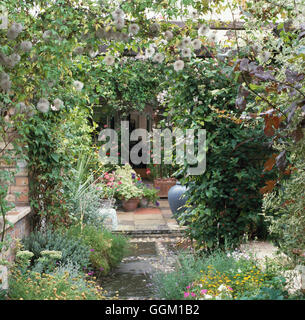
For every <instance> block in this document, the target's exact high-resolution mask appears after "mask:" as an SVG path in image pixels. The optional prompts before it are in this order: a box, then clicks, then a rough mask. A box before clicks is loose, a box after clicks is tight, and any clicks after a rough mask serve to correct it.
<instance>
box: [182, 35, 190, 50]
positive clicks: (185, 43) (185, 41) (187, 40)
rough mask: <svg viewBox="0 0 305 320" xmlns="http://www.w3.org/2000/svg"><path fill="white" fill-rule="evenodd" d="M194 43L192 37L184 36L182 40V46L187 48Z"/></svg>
mask: <svg viewBox="0 0 305 320" xmlns="http://www.w3.org/2000/svg"><path fill="white" fill-rule="evenodd" d="M191 44H192V40H191V38H190V37H184V38H183V39H182V40H181V46H182V48H185V47H188V46H190V45H191Z"/></svg>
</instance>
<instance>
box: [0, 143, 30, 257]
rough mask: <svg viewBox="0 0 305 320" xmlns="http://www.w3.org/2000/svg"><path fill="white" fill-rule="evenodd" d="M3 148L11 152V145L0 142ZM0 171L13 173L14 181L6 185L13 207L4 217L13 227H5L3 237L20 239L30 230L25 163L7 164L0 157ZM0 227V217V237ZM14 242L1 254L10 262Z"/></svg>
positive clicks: (0, 226) (0, 220)
mask: <svg viewBox="0 0 305 320" xmlns="http://www.w3.org/2000/svg"><path fill="white" fill-rule="evenodd" d="M3 146H5V150H13V146H12V145H8V146H6V145H5V144H4V143H3V142H2V143H1V142H0V150H1V148H3ZM0 156H1V155H0ZM0 170H4V171H10V172H14V179H13V181H12V182H11V183H10V184H9V185H8V194H7V197H6V199H7V200H8V201H9V202H12V203H13V204H14V205H15V207H14V208H13V209H12V210H11V211H10V212H8V213H7V215H6V218H7V220H8V221H9V222H10V223H11V224H13V226H12V227H10V226H9V225H6V230H5V235H6V236H7V235H10V236H11V237H12V238H13V239H14V240H16V239H21V238H23V237H25V236H27V235H28V234H29V233H30V230H31V229H30V228H31V226H30V212H31V209H30V207H29V179H28V171H27V168H26V163H24V162H23V161H18V160H16V161H15V163H7V162H5V161H3V157H2V161H1V157H0ZM0 183H1V182H0ZM2 183H3V182H2ZM4 183H6V182H4ZM2 227H3V221H2V217H0V235H1V232H2ZM14 242H15V241H13V244H12V247H11V249H10V250H9V251H8V252H6V253H2V254H3V256H5V258H7V259H8V260H10V261H12V260H13V252H14V250H13V248H14Z"/></svg>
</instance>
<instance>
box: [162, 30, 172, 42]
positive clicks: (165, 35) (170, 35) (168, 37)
mask: <svg viewBox="0 0 305 320" xmlns="http://www.w3.org/2000/svg"><path fill="white" fill-rule="evenodd" d="M164 37H165V38H166V39H167V40H172V39H173V37H174V35H173V33H172V32H171V31H169V30H167V31H165V33H164Z"/></svg>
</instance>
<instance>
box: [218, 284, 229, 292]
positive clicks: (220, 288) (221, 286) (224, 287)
mask: <svg viewBox="0 0 305 320" xmlns="http://www.w3.org/2000/svg"><path fill="white" fill-rule="evenodd" d="M217 290H218V291H219V292H222V291H227V287H226V286H225V285H224V284H222V285H220V286H219V287H218V289H217Z"/></svg>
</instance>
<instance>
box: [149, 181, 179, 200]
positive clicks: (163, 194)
mask: <svg viewBox="0 0 305 320" xmlns="http://www.w3.org/2000/svg"><path fill="white" fill-rule="evenodd" d="M176 181H177V180H176V179H175V178H159V179H155V180H154V187H155V188H156V189H159V193H158V196H159V197H160V198H167V196H168V191H169V189H170V188H171V187H173V186H174V185H175V184H176Z"/></svg>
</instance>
